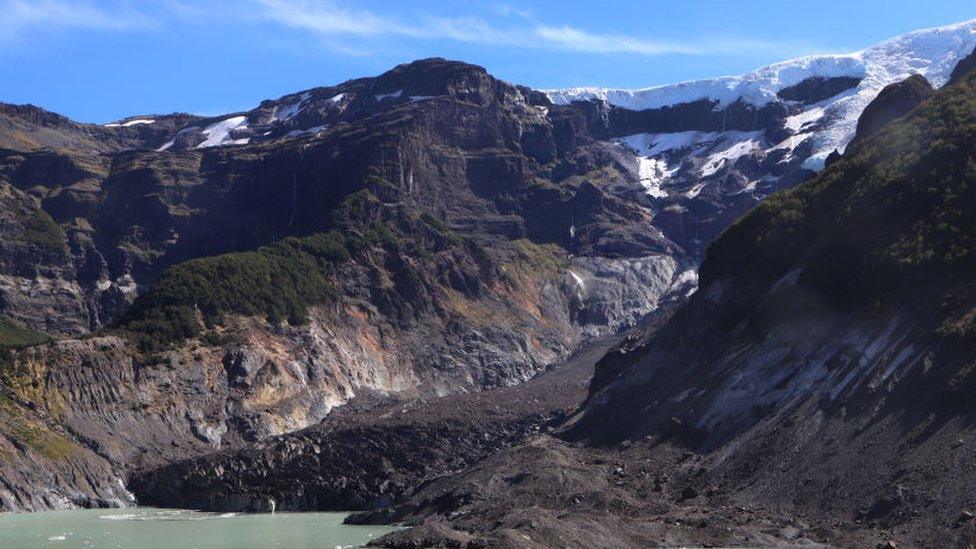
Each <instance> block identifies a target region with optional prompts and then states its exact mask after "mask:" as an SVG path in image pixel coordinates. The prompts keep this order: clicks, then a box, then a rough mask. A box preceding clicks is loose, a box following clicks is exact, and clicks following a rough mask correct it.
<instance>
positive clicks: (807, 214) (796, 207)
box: [702, 74, 976, 302]
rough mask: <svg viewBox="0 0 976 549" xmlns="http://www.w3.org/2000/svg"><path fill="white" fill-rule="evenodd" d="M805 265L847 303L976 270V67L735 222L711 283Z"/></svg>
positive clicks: (770, 277)
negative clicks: (819, 171)
mask: <svg viewBox="0 0 976 549" xmlns="http://www.w3.org/2000/svg"><path fill="white" fill-rule="evenodd" d="M744 250H748V251H749V253H745V252H744ZM797 267H800V268H802V275H801V280H802V281H803V282H804V283H805V284H807V285H808V286H809V287H814V288H819V289H820V290H822V291H823V292H824V293H825V294H827V295H834V296H837V297H840V298H842V299H844V300H847V302H851V300H872V301H877V300H879V299H883V298H884V296H886V295H889V292H890V291H891V290H894V289H896V288H901V287H903V286H904V285H906V284H915V283H918V282H919V281H922V280H933V279H934V278H935V277H956V278H959V277H960V276H961V275H963V274H964V273H967V272H969V270H970V269H972V268H973V267H976V74H970V75H969V76H967V77H965V78H963V79H961V80H960V81H958V82H957V83H955V84H953V85H950V86H948V87H946V88H944V89H942V90H940V91H939V92H937V93H936V94H935V95H934V96H933V97H932V98H930V99H929V100H927V101H925V102H924V103H922V105H920V106H919V107H918V108H917V109H916V110H915V111H913V112H912V113H911V114H910V115H908V116H907V117H905V118H904V119H902V120H900V121H897V122H895V123H893V124H891V125H890V126H888V127H886V128H885V129H884V130H882V131H881V132H880V133H878V134H877V135H875V136H874V137H872V138H869V139H866V140H864V141H863V142H860V143H858V144H857V145H856V146H853V147H851V150H849V151H848V152H847V154H845V155H844V157H843V158H842V159H841V160H840V161H838V162H837V163H836V164H834V165H832V166H831V167H830V168H829V169H827V170H825V171H824V172H823V173H822V174H821V175H820V176H818V177H817V178H815V179H813V180H811V181H809V182H808V183H805V184H804V185H801V186H800V187H798V188H796V189H794V190H791V191H786V192H783V193H779V194H776V195H774V196H771V197H770V198H769V199H767V200H766V201H765V202H764V203H763V204H762V205H760V206H759V207H757V208H756V209H755V210H754V211H753V212H752V213H751V214H749V215H747V216H745V217H744V218H743V219H741V220H740V221H739V222H738V223H736V224H735V225H733V226H732V227H730V228H729V229H728V230H727V231H726V232H725V233H724V234H723V235H722V236H721V237H720V238H719V239H718V240H717V241H716V242H715V243H714V244H713V246H712V248H711V249H710V250H709V254H708V257H707V258H706V260H705V263H704V264H703V266H702V285H703V286H705V285H707V284H708V282H709V281H710V280H714V279H716V278H718V277H720V276H723V275H725V276H727V275H730V274H734V275H735V276H737V277H741V278H743V279H745V280H750V281H753V282H756V283H760V284H769V283H772V282H773V281H775V280H778V279H779V278H780V277H782V276H783V275H785V274H786V272H788V271H789V270H791V269H795V268H797Z"/></svg>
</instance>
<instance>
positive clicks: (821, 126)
mask: <svg viewBox="0 0 976 549" xmlns="http://www.w3.org/2000/svg"><path fill="white" fill-rule="evenodd" d="M974 48H976V19H974V20H971V21H966V22H963V23H958V24H955V25H950V26H947V27H941V28H935V29H927V30H920V31H916V32H913V33H909V34H906V35H903V36H899V37H897V38H893V39H890V40H887V41H885V42H882V43H880V44H877V45H875V46H872V47H869V48H867V49H864V50H862V51H860V52H856V53H852V54H847V55H820V56H808V57H803V58H799V59H794V60H791V61H785V62H781V63H776V64H773V65H769V66H766V67H762V68H760V69H757V70H755V71H753V72H751V73H748V74H745V75H742V76H737V77H722V78H713V79H707V80H700V81H694V82H683V83H679V84H674V85H668V86H659V87H653V88H646V89H639V90H622V89H601V88H573V89H564V90H548V91H546V92H545V93H546V95H547V97H548V98H549V99H550V100H551V101H552V102H553V104H554V105H553V108H554V109H575V110H578V111H580V112H582V113H583V114H584V116H585V117H586V123H587V126H588V129H589V131H590V132H591V134H593V135H594V136H596V137H597V138H599V139H602V140H605V141H608V142H611V143H614V144H616V145H618V146H619V149H620V151H621V154H622V155H624V156H629V157H630V158H631V160H630V161H629V164H630V166H631V188H632V196H633V199H634V200H635V201H637V202H638V203H641V204H644V205H645V206H647V207H648V208H650V209H651V210H652V211H653V212H654V216H653V220H652V223H653V224H654V225H655V226H657V227H658V228H659V229H661V231H662V232H663V233H664V234H665V235H666V236H667V237H668V238H670V239H671V240H673V241H674V242H676V243H678V244H679V245H681V246H682V247H683V248H684V249H685V250H686V251H688V252H689V253H691V254H692V255H694V256H698V257H700V254H701V253H702V251H703V250H704V248H705V246H706V245H707V244H708V242H710V241H711V240H712V239H714V238H715V237H716V236H717V235H718V234H719V233H720V232H721V231H722V230H724V229H725V227H727V226H728V225H729V224H730V223H732V222H733V221H734V220H735V219H737V218H738V217H740V216H741V215H743V214H744V213H745V212H747V211H749V210H750V209H751V208H753V207H754V206H755V205H756V204H757V203H758V202H759V201H761V200H762V199H763V198H765V197H766V196H769V195H770V194H771V193H773V192H775V191H778V190H782V189H788V188H792V187H794V186H796V185H797V184H799V183H800V182H802V181H804V180H806V179H807V178H809V177H810V176H811V175H813V174H814V173H816V172H817V171H819V170H821V169H822V168H823V167H824V165H825V164H826V162H827V160H828V157H830V155H831V154H834V153H835V151H836V152H837V153H840V152H843V151H844V150H845V149H846V147H847V146H848V144H849V143H850V142H851V140H852V139H853V138H854V136H855V134H856V130H857V124H858V119H859V117H860V116H861V113H862V112H864V109H865V108H866V107H867V106H868V105H869V104H870V103H871V102H872V101H873V100H874V99H875V98H876V97H877V96H878V94H879V93H880V92H881V90H882V89H884V88H885V87H886V86H888V85H890V84H893V83H897V82H901V81H903V80H905V79H907V78H909V77H910V76H913V75H919V76H921V77H923V78H924V79H925V80H927V81H928V82H929V83H930V84H931V85H932V86H934V87H936V88H939V87H941V86H943V85H944V84H946V82H948V81H949V79H950V76H951V74H952V72H953V70H954V69H955V67H956V66H957V65H959V63H960V61H962V60H963V59H965V58H966V56H967V55H970V54H971V52H973V50H974Z"/></svg>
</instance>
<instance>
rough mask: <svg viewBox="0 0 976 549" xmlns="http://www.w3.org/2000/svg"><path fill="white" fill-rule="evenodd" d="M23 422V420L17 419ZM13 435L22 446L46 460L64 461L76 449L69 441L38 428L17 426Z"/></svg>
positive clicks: (24, 425)
mask: <svg viewBox="0 0 976 549" xmlns="http://www.w3.org/2000/svg"><path fill="white" fill-rule="evenodd" d="M19 419H21V420H23V418H19ZM14 435H15V436H16V437H17V438H18V439H19V440H20V441H21V442H23V443H24V444H26V445H27V446H30V447H31V448H33V449H34V451H36V452H37V453H39V454H41V455H42V456H44V457H46V458H48V459H54V460H59V459H64V458H66V457H69V456H71V455H72V454H74V453H75V452H76V451H77V450H78V447H77V446H76V445H75V444H74V443H73V442H71V441H70V440H68V439H66V438H64V437H62V436H60V435H57V434H55V433H52V432H50V431H48V430H47V429H44V428H42V427H39V426H34V425H28V424H19V425H16V426H14Z"/></svg>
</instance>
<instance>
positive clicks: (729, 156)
mask: <svg viewBox="0 0 976 549" xmlns="http://www.w3.org/2000/svg"><path fill="white" fill-rule="evenodd" d="M759 148H760V142H759V141H758V140H756V139H746V140H743V141H736V140H734V139H733V140H726V142H725V143H724V148H723V149H721V150H719V151H718V152H716V153H714V154H712V155H711V156H709V157H708V161H706V162H705V165H704V166H702V171H701V176H702V177H709V176H711V175H714V174H715V173H717V172H718V171H719V169H721V168H722V167H724V166H725V165H726V164H734V163H735V161H736V160H738V159H739V158H741V157H743V156H745V155H747V154H749V153H751V152H753V151H755V150H757V149H759Z"/></svg>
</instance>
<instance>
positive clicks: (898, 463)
mask: <svg viewBox="0 0 976 549" xmlns="http://www.w3.org/2000/svg"><path fill="white" fill-rule="evenodd" d="M887 98H888V97H887V94H886V96H884V97H879V100H881V101H884V100H886V99H887ZM874 111H875V109H871V110H866V111H865V115H869V114H870V113H871V112H874ZM974 137H976V73H973V72H969V73H966V74H960V75H959V76H958V78H956V79H955V80H954V83H953V84H951V85H949V86H947V87H946V88H944V89H942V90H939V91H937V92H935V93H934V95H932V97H930V98H929V99H926V100H924V101H923V102H921V104H920V105H919V106H918V107H917V108H915V109H914V110H913V111H911V113H909V114H908V115H906V116H905V117H903V118H901V119H899V120H896V121H893V122H892V123H890V124H889V125H887V126H885V127H884V128H883V129H880V130H879V131H877V132H876V133H875V134H874V135H871V136H865V137H864V138H863V140H859V141H858V143H857V144H856V145H855V146H852V147H851V148H850V149H849V150H848V152H847V154H845V155H844V156H843V157H842V158H841V159H839V160H837V161H836V162H835V163H833V164H832V165H831V167H830V168H829V169H827V170H826V171H824V172H823V173H822V174H821V175H820V176H818V177H817V178H815V179H813V180H811V181H809V182H807V183H805V184H803V185H801V186H799V187H798V188H796V189H794V190H792V191H789V192H785V193H780V194H777V195H774V196H772V197H770V198H769V199H767V200H766V201H765V202H764V203H763V204H762V205H760V206H759V207H757V208H756V209H755V210H754V211H752V212H751V213H750V214H748V215H746V216H745V217H743V218H742V219H741V220H739V221H738V222H737V223H735V224H734V225H733V226H732V227H730V228H729V229H728V230H727V231H726V232H725V233H723V234H722V236H721V237H719V238H718V239H717V240H716V241H715V242H714V243H713V245H712V246H711V247H710V249H709V252H708V254H707V256H706V258H705V261H704V263H703V264H702V268H701V278H700V284H701V287H700V289H699V291H698V292H697V293H696V294H695V296H694V297H693V298H692V299H691V300H690V302H689V303H688V304H687V305H686V306H684V307H682V308H681V310H679V311H678V312H676V313H675V315H674V316H673V317H672V319H671V320H670V322H668V323H667V324H666V325H665V326H664V327H663V328H662V329H661V330H660V331H659V332H658V333H657V334H655V335H653V336H652V337H651V338H650V339H649V340H647V341H646V342H645V344H644V346H643V347H642V348H641V349H639V350H634V349H632V350H631V352H630V353H627V354H626V355H621V356H619V357H618V359H617V360H618V363H617V364H615V365H614V370H615V371H614V375H605V376H603V377H602V379H601V380H600V381H599V382H597V384H596V386H594V387H592V388H591V396H590V398H589V401H588V404H587V405H586V406H585V407H584V409H583V411H582V412H581V414H580V415H579V416H578V417H577V418H575V419H574V423H573V425H572V426H571V427H570V428H569V433H568V436H570V437H571V438H574V439H583V440H591V441H603V442H604V443H605V442H607V441H621V440H642V439H643V438H644V437H645V436H646V437H649V438H650V439H652V440H654V441H658V442H663V441H666V440H670V441H672V442H673V443H675V444H677V445H679V446H682V447H685V448H688V449H690V450H691V451H693V452H696V453H698V454H700V458H699V459H696V460H695V462H694V464H693V466H690V467H689V468H688V469H686V471H690V469H691V468H692V467H693V468H695V469H698V470H700V473H699V474H697V475H696V476H694V477H693V476H690V475H688V476H685V478H684V479H683V482H685V483H687V485H688V486H690V489H691V492H689V493H694V494H699V493H704V491H705V490H706V489H707V487H709V486H721V487H722V492H723V493H724V494H728V497H731V498H732V499H733V502H735V504H739V503H741V504H747V505H753V504H755V503H756V502H757V501H762V502H764V504H766V505H769V506H775V507H777V508H778V509H779V510H780V512H784V513H786V514H794V515H796V516H803V517H805V518H806V519H807V520H808V521H810V520H811V519H813V518H816V519H822V520H831V519H832V520H840V521H846V522H848V523H850V524H851V525H852V526H851V527H852V528H864V529H871V528H876V529H883V530H885V531H888V532H890V534H889V536H890V537H892V538H898V539H899V540H902V541H904V542H907V543H909V544H918V545H926V546H962V545H966V544H968V543H971V542H972V528H971V525H970V524H969V519H968V518H967V517H969V516H971V515H969V514H968V513H970V512H971V511H970V510H971V507H972V505H973V501H972V499H971V496H970V494H971V493H972V490H973V488H974V486H973V482H974V479H976V476H974V474H973V473H974V471H976V469H974V463H973V462H972V460H971V459H969V457H968V456H969V455H970V454H971V453H972V449H973V442H972V441H973V419H974V416H973V410H972V406H971V402H970V398H969V395H970V394H971V392H972V390H973V388H974V382H976V379H974V377H973V371H972V365H973V358H974V355H973V349H974V348H976V346H974V343H976V341H974V339H973V336H974V334H976V332H974V330H973V319H974V311H976V308H974V307H976V293H974V291H973V290H974V288H973V285H972V280H971V273H972V272H973V268H974V267H976V263H974V258H976V248H974V242H973V238H972V235H973V234H974V232H973V231H974V229H976V227H974V226H973V222H972V220H973V218H974V214H976V212H974V211H973V205H974V204H976V202H974V199H976V194H974V193H976V173H974V172H973V166H974V164H973V162H974V158H976V145H974V144H976V141H974ZM654 452H655V450H650V453H651V454H652V455H653V453H654ZM696 497H697V496H696ZM957 518H958V520H957ZM857 524H859V525H861V526H859V527H858V526H856V525H857ZM863 542H865V541H864V540H862V543H863Z"/></svg>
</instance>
